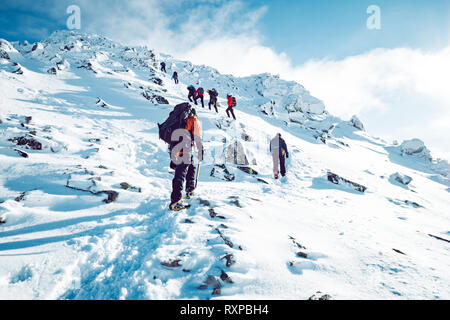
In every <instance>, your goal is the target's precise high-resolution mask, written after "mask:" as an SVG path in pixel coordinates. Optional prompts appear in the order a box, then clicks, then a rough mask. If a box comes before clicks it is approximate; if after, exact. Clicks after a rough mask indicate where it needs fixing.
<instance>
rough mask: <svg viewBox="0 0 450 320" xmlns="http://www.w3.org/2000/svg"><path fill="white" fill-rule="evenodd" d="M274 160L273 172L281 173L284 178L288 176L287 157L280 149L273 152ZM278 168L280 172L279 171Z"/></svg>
mask: <svg viewBox="0 0 450 320" xmlns="http://www.w3.org/2000/svg"><path fill="white" fill-rule="evenodd" d="M272 159H273V172H274V173H278V172H280V173H281V176H282V177H284V176H285V175H286V156H285V155H283V154H282V152H280V149H276V150H274V151H272ZM278 167H279V168H280V171H278Z"/></svg>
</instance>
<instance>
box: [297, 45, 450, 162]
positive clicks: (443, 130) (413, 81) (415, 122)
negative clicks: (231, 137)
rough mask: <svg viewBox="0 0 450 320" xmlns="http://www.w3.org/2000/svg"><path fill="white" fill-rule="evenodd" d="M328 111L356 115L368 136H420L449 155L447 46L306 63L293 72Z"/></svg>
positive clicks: (449, 63) (449, 53)
mask: <svg viewBox="0 0 450 320" xmlns="http://www.w3.org/2000/svg"><path fill="white" fill-rule="evenodd" d="M294 77H295V78H296V79H297V80H299V82H301V83H302V84H304V85H305V86H306V88H308V89H309V90H310V91H311V92H312V94H315V95H316V96H318V97H319V98H321V99H322V100H324V102H325V104H326V105H327V108H328V110H329V111H330V112H332V113H334V114H336V115H339V116H342V117H349V116H350V115H352V114H358V115H359V116H360V118H362V120H363V121H364V122H365V123H366V126H367V127H368V129H369V131H370V132H371V133H373V134H376V135H380V136H384V137H392V136H395V137H397V139H409V138H415V137H417V138H421V139H422V140H424V141H425V142H426V143H427V145H428V146H429V147H430V148H431V149H432V151H434V154H435V155H437V156H440V157H447V158H450V157H449V155H450V139H448V138H447V135H448V131H449V129H450V121H449V120H450V94H449V93H448V92H449V90H448V83H450V47H448V48H445V49H443V50H439V51H436V52H423V51H421V50H414V49H407V48H399V49H377V50H374V51H371V52H369V53H366V54H362V55H359V56H354V57H349V58H346V59H344V60H339V61H311V62H308V63H306V64H305V65H303V66H299V67H297V68H295V76H294Z"/></svg>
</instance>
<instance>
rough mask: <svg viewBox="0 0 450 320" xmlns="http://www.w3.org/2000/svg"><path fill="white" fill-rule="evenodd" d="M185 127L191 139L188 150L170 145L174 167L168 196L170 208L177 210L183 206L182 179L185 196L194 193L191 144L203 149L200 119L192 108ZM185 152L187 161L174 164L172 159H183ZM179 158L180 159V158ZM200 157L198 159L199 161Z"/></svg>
mask: <svg viewBox="0 0 450 320" xmlns="http://www.w3.org/2000/svg"><path fill="white" fill-rule="evenodd" d="M185 129H186V130H187V131H188V132H189V134H190V137H191V141H190V146H189V147H190V148H188V149H189V150H185V148H183V149H182V151H179V152H176V150H173V148H174V146H172V147H171V150H172V151H171V157H172V163H171V167H174V169H175V175H174V177H173V180H172V194H171V196H170V200H171V202H170V206H169V208H170V210H172V211H179V210H182V209H184V208H185V206H184V205H183V197H182V192H183V184H184V180H186V198H187V199H190V198H191V197H192V196H193V195H194V190H195V188H196V185H195V184H196V182H195V173H196V172H195V171H196V170H195V166H194V163H193V162H194V157H193V151H192V149H193V146H194V144H195V145H196V147H197V148H198V149H199V150H202V151H203V147H202V146H201V138H202V127H201V124H200V121H199V120H198V118H197V113H196V111H195V109H192V111H191V114H190V116H189V118H188V119H187V122H186V126H185ZM185 152H186V153H187V158H188V159H189V158H190V161H188V162H189V163H185V162H181V163H180V164H178V165H175V163H174V161H176V159H177V158H181V159H183V156H184V153H185ZM181 159H180V160H181ZM201 160H202V159H199V161H201Z"/></svg>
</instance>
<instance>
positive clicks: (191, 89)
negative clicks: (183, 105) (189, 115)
mask: <svg viewBox="0 0 450 320" xmlns="http://www.w3.org/2000/svg"><path fill="white" fill-rule="evenodd" d="M187 89H188V91H189V94H188V99H189V101H190V102H194V100H193V99H194V96H195V87H194V86H193V85H192V84H191V85H190V86H189V87H187ZM191 98H192V99H191Z"/></svg>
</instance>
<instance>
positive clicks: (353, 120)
mask: <svg viewBox="0 0 450 320" xmlns="http://www.w3.org/2000/svg"><path fill="white" fill-rule="evenodd" d="M350 124H351V125H352V126H353V127H355V128H356V129H358V130H361V131H365V129H364V125H363V123H362V122H361V120H359V119H358V117H357V116H353V117H352V118H351V119H350Z"/></svg>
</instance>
